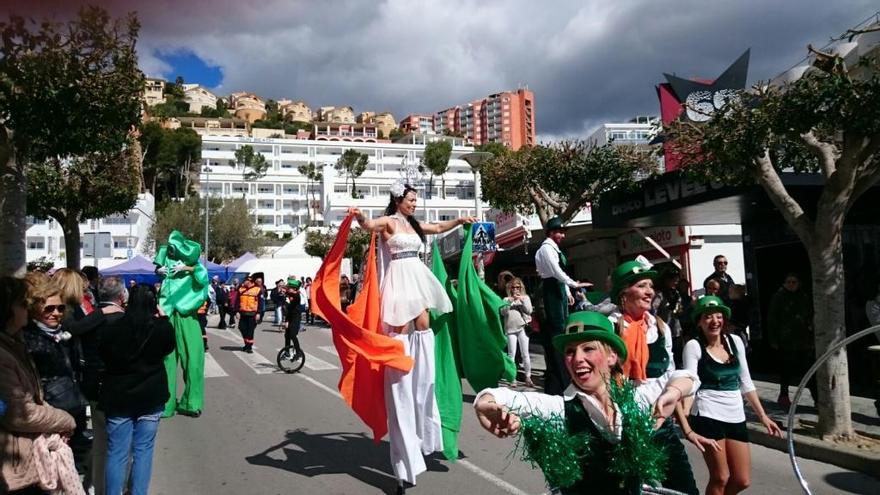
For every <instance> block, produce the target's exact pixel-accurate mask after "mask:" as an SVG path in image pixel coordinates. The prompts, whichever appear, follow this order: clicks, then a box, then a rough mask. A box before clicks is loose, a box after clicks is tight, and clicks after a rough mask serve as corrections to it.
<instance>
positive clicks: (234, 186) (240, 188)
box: [232, 183, 248, 194]
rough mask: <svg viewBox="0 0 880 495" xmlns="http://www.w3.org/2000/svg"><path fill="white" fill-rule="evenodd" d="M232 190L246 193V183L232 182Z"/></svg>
mask: <svg viewBox="0 0 880 495" xmlns="http://www.w3.org/2000/svg"><path fill="white" fill-rule="evenodd" d="M232 192H233V193H245V194H247V192H248V187H247V184H242V183H237V184H232Z"/></svg>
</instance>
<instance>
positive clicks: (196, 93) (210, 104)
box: [183, 84, 217, 113]
mask: <svg viewBox="0 0 880 495" xmlns="http://www.w3.org/2000/svg"><path fill="white" fill-rule="evenodd" d="M183 99H184V100H186V102H187V103H189V111H190V112H193V113H201V112H202V108H211V109H214V108H217V95H215V94H214V93H212V92H210V91H208V90H207V89H205V88H204V87H203V86H200V85H198V84H184V85H183Z"/></svg>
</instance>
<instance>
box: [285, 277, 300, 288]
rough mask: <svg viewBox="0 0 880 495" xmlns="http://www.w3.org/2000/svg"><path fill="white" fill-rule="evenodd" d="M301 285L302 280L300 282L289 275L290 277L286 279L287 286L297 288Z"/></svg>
mask: <svg viewBox="0 0 880 495" xmlns="http://www.w3.org/2000/svg"><path fill="white" fill-rule="evenodd" d="M301 285H302V282H300V281H299V280H297V279H295V278H293V277H290V278H288V279H287V286H288V287H292V288H294V289H299V287H300V286H301Z"/></svg>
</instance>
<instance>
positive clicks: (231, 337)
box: [205, 328, 260, 350]
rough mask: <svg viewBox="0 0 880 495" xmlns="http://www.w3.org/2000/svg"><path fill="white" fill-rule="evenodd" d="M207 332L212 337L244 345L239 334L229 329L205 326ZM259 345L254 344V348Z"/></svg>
mask: <svg viewBox="0 0 880 495" xmlns="http://www.w3.org/2000/svg"><path fill="white" fill-rule="evenodd" d="M205 331H206V332H208V334H210V335H213V336H214V337H220V338H221V339H224V340H227V341H229V342H232V343H233V344H238V345H239V346H243V345H244V341H243V340H241V334H239V333H236V332H230V331H229V330H219V329H216V328H206V329H205ZM259 348H260V347H259V346H256V345H255V346H254V350H257V349H259Z"/></svg>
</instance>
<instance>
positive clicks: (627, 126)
mask: <svg viewBox="0 0 880 495" xmlns="http://www.w3.org/2000/svg"><path fill="white" fill-rule="evenodd" d="M658 124H659V119H658V118H657V117H646V116H640V117H635V118H633V119H631V120H630V121H629V122H617V123H606V124H602V125H600V126H599V128H598V129H596V131H595V132H593V134H591V135H590V136H589V137H588V138H587V141H593V142H595V143H596V145H598V146H602V145H605V144H608V143H611V142H613V143H615V144H629V145H639V144H644V145H646V144H648V143H649V142H650V141H651V139H653V137H654V135H653V133H654V130H655V127H656V126H657V125H658Z"/></svg>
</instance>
